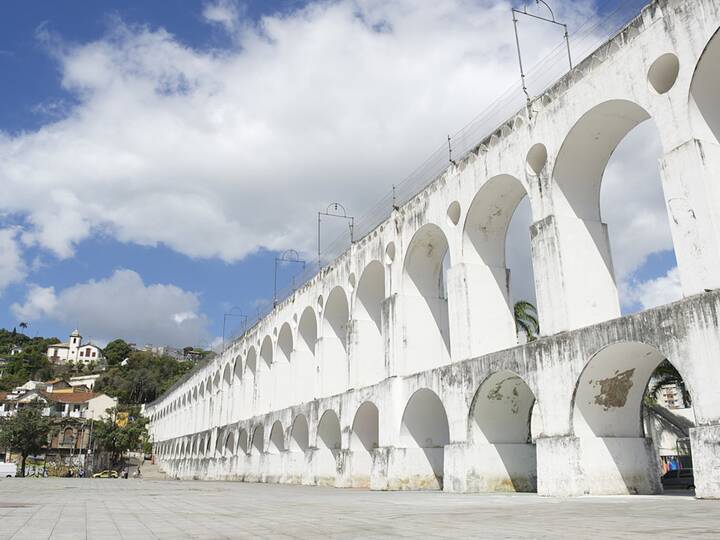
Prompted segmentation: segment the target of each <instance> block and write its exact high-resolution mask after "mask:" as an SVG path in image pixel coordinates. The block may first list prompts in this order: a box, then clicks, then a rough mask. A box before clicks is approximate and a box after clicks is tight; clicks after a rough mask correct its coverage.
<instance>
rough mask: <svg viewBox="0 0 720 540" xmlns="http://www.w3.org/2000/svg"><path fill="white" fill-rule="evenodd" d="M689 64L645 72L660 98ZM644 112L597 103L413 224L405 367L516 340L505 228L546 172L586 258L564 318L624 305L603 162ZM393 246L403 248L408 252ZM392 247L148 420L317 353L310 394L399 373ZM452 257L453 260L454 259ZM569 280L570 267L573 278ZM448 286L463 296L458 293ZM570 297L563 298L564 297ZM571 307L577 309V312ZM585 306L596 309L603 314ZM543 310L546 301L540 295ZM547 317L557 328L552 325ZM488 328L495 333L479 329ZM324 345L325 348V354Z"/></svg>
mask: <svg viewBox="0 0 720 540" xmlns="http://www.w3.org/2000/svg"><path fill="white" fill-rule="evenodd" d="M718 58H720V39H719V38H718V35H717V34H715V35H714V36H713V37H712V39H711V40H710V41H709V43H708V44H707V46H706V48H705V50H704V51H703V53H702V55H701V56H700V58H699V60H698V62H697V63H696V65H695V66H694V70H693V72H692V76H691V81H690V84H689V96H688V99H689V102H690V111H691V114H692V116H693V117H692V119H691V123H692V124H693V132H694V134H695V135H696V136H697V137H698V138H701V139H703V140H706V141H710V142H712V143H714V144H717V143H718V142H719V138H718V137H719V135H718V134H720V120H718V118H720V113H719V112H718V111H720V100H719V99H718V96H719V95H720V68H719V67H718V66H720V62H718V61H717V60H718ZM683 68H684V66H683V65H682V63H680V64H679V60H678V58H677V56H675V55H674V54H671V53H666V54H663V55H661V56H660V57H658V58H657V59H656V60H655V61H654V62H652V65H651V67H650V68H649V71H648V78H649V82H650V84H651V85H652V87H653V88H654V91H655V92H656V94H657V95H658V96H665V95H671V93H672V92H675V91H676V90H675V89H674V88H675V82H676V80H677V78H678V73H679V72H680V71H681V70H682V69H683ZM646 121H652V116H651V114H650V112H648V109H647V108H646V107H644V106H641V105H640V104H638V103H637V102H635V101H633V100H631V99H620V98H619V99H612V100H608V101H603V102H601V103H598V104H596V105H595V106H593V107H592V108H591V109H590V110H588V111H586V112H584V113H583V114H582V115H581V116H580V117H579V118H578V119H577V120H576V121H575V123H574V124H573V125H572V127H571V129H570V130H569V132H568V133H567V134H566V135H565V136H564V139H563V141H562V143H561V144H560V145H559V147H558V150H557V152H556V155H554V156H552V155H549V153H548V149H547V148H546V147H545V145H543V144H542V143H536V144H534V145H533V146H532V147H531V148H530V149H529V151H528V153H527V176H526V177H519V176H518V175H516V174H507V173H501V174H497V175H495V176H492V177H491V178H489V179H488V180H487V181H485V182H484V183H483V184H482V186H481V187H480V188H479V190H478V191H477V193H475V195H474V197H473V198H472V200H471V201H470V202H469V203H468V204H467V205H465V206H463V204H461V202H460V201H452V202H450V203H449V205H448V209H447V223H439V222H438V223H426V224H424V225H422V226H421V227H420V228H419V229H418V230H417V231H415V233H414V235H413V236H412V238H411V239H410V240H409V242H408V243H407V245H406V246H404V256H403V257H402V273H401V275H402V280H401V283H400V288H399V291H400V292H401V294H402V296H403V302H404V320H403V321H402V324H403V325H404V334H403V339H404V341H405V354H406V356H407V358H410V359H412V365H410V366H408V365H407V364H405V365H404V368H405V369H406V372H419V371H423V370H425V369H430V368H432V367H436V366H438V365H442V364H443V363H448V362H449V361H450V359H451V358H456V359H458V360H460V359H463V358H466V357H468V355H470V354H476V353H477V352H478V351H481V352H487V351H489V350H496V349H498V348H501V347H503V346H508V345H511V344H513V343H514V340H515V325H514V321H513V311H512V298H511V295H510V294H509V292H508V291H509V290H510V286H509V279H510V278H509V276H508V270H507V261H506V245H505V243H506V241H507V231H508V227H509V225H510V221H511V219H512V216H513V214H514V212H515V211H516V209H517V208H518V205H519V204H520V202H521V201H522V200H523V199H524V198H526V197H528V196H529V195H530V194H532V190H531V189H529V187H530V184H529V183H528V182H533V181H536V180H534V179H537V178H539V177H541V176H543V175H546V176H548V177H549V178H551V179H552V182H551V184H550V185H551V190H550V193H551V198H552V202H553V204H552V206H553V209H554V210H553V211H554V212H555V214H556V218H557V219H558V220H559V221H563V223H562V225H561V226H563V227H566V228H567V231H570V232H571V236H573V238H574V242H575V243H574V244H573V245H572V246H571V247H572V253H573V257H575V258H577V259H581V260H583V261H584V263H585V264H584V265H583V268H582V269H580V270H578V271H577V275H575V277H577V278H578V279H577V280H575V281H576V282H577V283H575V285H574V286H576V288H575V289H574V290H573V294H572V295H571V296H572V297H573V299H572V305H569V304H568V305H565V306H563V309H564V310H565V311H566V312H568V313H569V315H567V317H568V318H570V319H573V318H574V319H573V320H574V322H573V325H575V326H582V325H584V324H591V323H594V322H598V320H603V319H607V318H611V317H613V316H616V315H618V314H619V309H620V308H619V301H618V299H617V279H616V276H615V275H614V270H613V266H614V265H613V260H612V256H611V252H610V246H609V245H608V243H607V233H606V231H605V229H604V227H603V223H602V215H601V213H600V189H601V185H602V182H603V176H604V174H605V171H606V167H607V164H608V161H609V159H610V157H611V156H612V154H613V152H614V151H615V149H616V148H617V146H618V144H619V143H620V141H622V140H623V139H624V138H625V136H626V135H627V134H628V133H629V132H630V131H632V130H633V129H635V128H636V127H637V126H639V125H640V124H642V123H643V122H646ZM548 169H552V170H551V171H550V170H548ZM531 206H532V205H531ZM533 213H534V217H533V219H539V218H541V217H542V213H541V212H540V211H539V210H538V209H537V208H533ZM455 227H458V228H457V229H456V228H455ZM455 231H459V233H457V232H455ZM449 234H455V235H457V234H459V236H460V237H461V241H459V242H457V244H458V246H459V247H458V248H457V249H454V250H451V249H450V247H451V245H452V244H453V243H454V242H455V240H453V241H449V240H448V235H449ZM397 251H399V252H401V253H402V250H401V249H397ZM451 251H452V253H451ZM385 254H386V257H385V260H384V261H382V262H381V261H379V260H373V261H372V262H370V263H369V264H368V265H367V266H366V267H365V268H364V269H363V272H362V274H361V277H360V280H359V281H358V282H357V286H356V287H355V283H354V276H351V279H350V281H351V282H352V283H349V284H348V288H351V285H352V288H353V291H352V293H351V294H350V296H349V295H348V293H347V292H346V288H345V287H344V286H341V285H336V286H335V287H334V288H332V289H331V290H330V292H329V293H328V294H327V297H326V298H323V297H322V296H320V297H319V298H318V301H317V304H318V305H317V307H315V306H314V305H308V306H305V307H304V309H303V310H302V312H301V313H300V314H299V315H300V316H299V317H297V315H295V317H297V320H293V322H292V323H291V322H285V323H283V324H282V325H281V326H280V328H279V330H278V331H277V335H269V334H268V335H266V336H264V337H263V338H262V341H261V342H259V343H256V344H254V345H252V346H250V347H248V348H247V350H246V351H244V352H243V354H242V355H237V356H236V357H235V358H234V359H233V363H228V364H226V365H225V366H224V367H223V368H222V375H221V374H220V370H218V371H217V372H215V373H214V374H213V375H211V376H208V377H207V378H206V379H205V380H203V381H202V382H200V383H199V384H197V386H195V387H194V388H193V389H192V390H188V391H187V392H186V393H185V394H184V395H183V396H182V397H181V398H178V399H176V400H175V401H174V402H172V403H171V404H170V405H168V406H165V407H163V408H162V409H161V410H160V411H159V412H158V413H156V414H155V417H154V418H153V419H154V420H155V419H160V418H163V417H164V416H165V415H167V414H169V413H171V412H174V411H177V410H178V409H180V408H182V407H186V406H188V405H190V404H192V403H195V402H197V401H198V400H201V399H205V400H207V399H209V396H211V395H212V394H214V393H216V392H218V391H220V390H222V388H223V387H229V386H230V385H232V384H233V382H234V381H235V380H243V379H244V378H245V377H249V376H251V377H252V379H253V383H250V381H248V384H254V380H255V378H256V377H257V375H258V373H259V372H265V371H270V370H271V369H272V367H273V366H275V365H285V364H292V363H298V364H302V363H305V364H307V365H308V366H309V367H308V370H307V376H308V377H311V376H312V375H313V374H312V370H313V369H314V368H317V367H318V366H316V362H317V360H316V358H317V357H318V356H319V357H321V358H322V365H321V366H319V370H320V371H321V374H322V377H321V380H322V381H323V383H322V384H321V385H320V387H319V388H317V389H316V390H315V391H314V395H307V396H303V398H304V399H311V398H313V397H317V396H326V395H330V394H332V393H337V392H342V391H345V390H346V389H347V388H348V387H349V386H362V385H369V384H373V383H374V382H377V381H379V380H382V379H383V378H384V377H386V376H390V375H393V374H394V373H388V372H386V370H385V368H386V365H385V362H384V358H385V355H386V351H385V350H384V339H385V338H386V336H384V335H383V330H382V328H383V302H384V301H385V299H386V298H387V296H388V293H389V292H391V291H389V290H387V287H386V285H387V283H388V279H387V276H386V274H387V273H388V269H390V267H391V265H392V264H393V261H394V260H395V258H396V257H395V255H396V246H395V245H394V243H393V244H389V245H387V246H385ZM453 256H455V257H456V259H457V260H453ZM458 256H459V257H458ZM566 259H567V257H566ZM551 262H552V261H551ZM459 263H462V264H463V265H465V266H467V267H470V269H469V270H468V269H466V270H464V272H466V273H465V274H464V275H462V276H460V278H462V279H464V280H465V282H466V283H468V285H467V289H466V290H461V289H458V288H451V287H450V286H449V283H448V280H449V279H453V276H452V275H449V274H452V272H454V271H455V268H456V267H457V266H458V264H459ZM449 269H450V270H449ZM580 277H582V279H579V278H580ZM460 278H458V279H460ZM573 279H574V278H573ZM573 279H571V278H570V277H568V276H566V281H567V282H568V283H571V282H573ZM453 294H458V295H464V297H465V298H463V299H460V298H452V296H453ZM539 296H543V295H539ZM449 297H450V298H449ZM545 297H546V298H549V297H550V295H545ZM598 299H601V301H598ZM449 301H450V302H453V301H454V302H456V303H459V305H460V307H462V302H465V303H466V304H467V305H468V306H478V305H481V306H482V309H473V310H472V316H471V318H472V319H473V320H471V321H470V323H468V325H467V327H464V328H463V327H457V325H455V324H451V322H450V313H449V307H448V302H449ZM563 301H568V298H566V297H561V298H560V299H559V300H558V302H563ZM573 306H580V307H581V308H582V309H578V311H576V312H573ZM587 306H594V307H593V309H597V311H596V312H593V310H592V309H588V308H587ZM538 307H539V308H540V309H541V310H542V309H543V308H544V306H543V305H542V304H541V303H540V305H539V306H538ZM461 311H462V310H461ZM542 315H543V314H542V313H541V317H542ZM551 319H553V318H552V317H548V318H547V319H543V318H541V320H543V321H544V320H551ZM548 324H549V326H550V327H551V328H552V324H551V323H548ZM553 324H554V323H553ZM351 326H352V330H353V331H354V332H357V334H356V339H354V340H353V342H352V346H353V347H356V348H357V358H360V359H362V365H350V366H349V367H348V361H347V355H348V351H349V348H350V347H351V343H350V341H349V339H348V335H349V328H350V327H351ZM486 328H489V330H485V331H484V332H483V331H482V330H478V329H486ZM452 332H456V333H457V334H458V335H459V336H460V338H461V340H465V341H469V342H470V345H469V346H468V347H467V348H466V349H463V350H462V351H460V352H456V351H453V347H454V345H453V344H454V342H455V341H456V339H453V335H452ZM482 334H485V335H482ZM477 336H481V337H477ZM473 340H474V341H473ZM320 349H322V352H321V353H320V354H319V355H318V353H319V352H320ZM465 353H468V354H465ZM396 364H397V365H400V363H399V362H398V363H396ZM368 366H371V367H368ZM354 383H358V384H354ZM304 386H307V385H304ZM262 393H263V392H259V394H262ZM304 399H296V400H295V402H301V401H303V400H304Z"/></svg>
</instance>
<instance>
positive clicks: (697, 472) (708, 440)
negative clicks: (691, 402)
mask: <svg viewBox="0 0 720 540" xmlns="http://www.w3.org/2000/svg"><path fill="white" fill-rule="evenodd" d="M690 446H691V448H692V460H693V472H694V477H695V496H696V497H698V498H700V499H720V424H715V425H711V426H700V427H696V428H691V429H690Z"/></svg>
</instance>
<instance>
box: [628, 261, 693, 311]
mask: <svg viewBox="0 0 720 540" xmlns="http://www.w3.org/2000/svg"><path fill="white" fill-rule="evenodd" d="M622 287H623V293H624V294H623V296H624V298H625V301H626V302H627V304H630V305H632V304H637V305H639V306H640V308H641V309H650V308H653V307H656V306H661V305H663V304H668V303H670V302H674V301H675V300H677V299H678V298H682V287H681V284H680V272H679V271H678V269H677V267H675V268H672V269H671V270H669V271H668V273H667V274H665V275H664V276H660V277H658V278H655V279H650V280H647V281H643V282H630V283H623V285H622Z"/></svg>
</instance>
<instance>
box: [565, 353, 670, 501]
mask: <svg viewBox="0 0 720 540" xmlns="http://www.w3.org/2000/svg"><path fill="white" fill-rule="evenodd" d="M665 359H666V358H665V355H664V354H663V353H662V352H661V351H659V350H658V349H657V348H655V347H654V346H652V345H648V344H645V343H641V342H633V341H627V342H617V343H613V344H611V345H608V346H606V347H604V348H602V349H601V350H599V351H598V352H597V353H595V354H594V355H592V356H591V357H590V359H589V360H588V362H587V363H586V365H585V367H584V369H583V370H582V373H581V374H580V376H579V377H578V381H577V384H576V386H575V392H574V395H573V402H572V430H573V434H574V435H575V437H577V438H578V441H579V456H580V458H579V459H580V464H579V465H580V467H581V468H582V470H583V479H584V482H585V485H584V488H583V492H586V493H590V494H634V493H638V494H650V493H659V492H661V491H662V487H661V485H660V481H659V478H660V470H659V467H658V463H659V459H658V456H657V452H656V449H655V447H654V445H653V443H652V440H651V439H649V438H646V436H645V430H644V427H643V420H642V409H643V397H644V395H645V392H646V389H647V386H648V382H649V380H650V377H651V375H652V374H653V372H654V371H655V369H656V368H657V366H658V365H659V364H660V363H661V362H662V361H663V360H665ZM676 368H679V366H676ZM681 375H682V373H681Z"/></svg>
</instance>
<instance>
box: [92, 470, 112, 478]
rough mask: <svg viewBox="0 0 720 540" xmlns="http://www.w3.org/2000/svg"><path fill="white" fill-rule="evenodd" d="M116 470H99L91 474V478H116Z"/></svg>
mask: <svg viewBox="0 0 720 540" xmlns="http://www.w3.org/2000/svg"><path fill="white" fill-rule="evenodd" d="M117 477H118V472H117V471H113V470H105V471H100V472H98V473H95V474H93V478H117Z"/></svg>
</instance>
